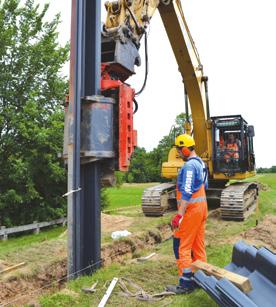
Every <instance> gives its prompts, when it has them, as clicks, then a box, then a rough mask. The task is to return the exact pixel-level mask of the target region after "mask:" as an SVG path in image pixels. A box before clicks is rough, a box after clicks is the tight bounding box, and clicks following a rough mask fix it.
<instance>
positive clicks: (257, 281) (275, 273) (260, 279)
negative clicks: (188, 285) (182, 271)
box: [194, 241, 276, 307]
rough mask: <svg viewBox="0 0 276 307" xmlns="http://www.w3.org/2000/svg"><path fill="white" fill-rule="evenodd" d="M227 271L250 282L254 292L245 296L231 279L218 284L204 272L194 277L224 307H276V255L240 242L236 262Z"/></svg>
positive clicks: (236, 248) (234, 256)
mask: <svg viewBox="0 0 276 307" xmlns="http://www.w3.org/2000/svg"><path fill="white" fill-rule="evenodd" d="M225 269H226V270H228V271H231V272H233V273H237V274H240V275H242V276H245V277H247V278H249V280H250V283H251V285H252V290H251V291H250V292H249V293H243V292H242V291H241V290H240V289H238V288H237V287H236V286H235V285H234V284H232V283H231V282H230V281H228V280H227V279H225V278H223V279H220V280H218V279H216V278H215V277H213V276H207V275H206V274H205V273H203V272H202V271H198V272H196V273H195V276H194V278H195V281H196V282H197V284H198V285H199V286H200V287H201V288H202V289H204V290H205V291H206V292H207V293H208V294H209V295H210V296H211V297H212V298H213V299H214V300H215V301H216V302H217V303H218V304H219V305H220V306H227V307H228V306H229V307H230V306H231V307H232V306H241V307H247V306H248V307H251V306H252V307H253V306H261V307H275V306H276V254H274V253H273V252H271V251H270V250H268V249H266V248H264V247H262V248H260V249H257V248H256V247H254V246H251V245H247V244H246V243H244V242H243V241H239V242H237V243H236V244H235V246H234V248H233V253H232V262H231V263H230V264H229V265H227V266H226V267H225Z"/></svg>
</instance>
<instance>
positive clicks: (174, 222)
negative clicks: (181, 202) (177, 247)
mask: <svg viewBox="0 0 276 307" xmlns="http://www.w3.org/2000/svg"><path fill="white" fill-rule="evenodd" d="M182 218H183V216H182V215H181V214H179V213H178V214H176V215H175V216H174V217H173V219H172V221H171V225H172V229H176V228H178V227H179V225H180V223H181V221H182Z"/></svg>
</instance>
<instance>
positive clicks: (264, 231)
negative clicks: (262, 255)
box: [242, 215, 276, 252]
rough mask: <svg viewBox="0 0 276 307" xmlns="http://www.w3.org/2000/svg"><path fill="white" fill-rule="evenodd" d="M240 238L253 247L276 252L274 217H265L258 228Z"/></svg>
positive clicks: (275, 222)
mask: <svg viewBox="0 0 276 307" xmlns="http://www.w3.org/2000/svg"><path fill="white" fill-rule="evenodd" d="M242 238H243V239H245V240H246V241H249V242H250V243H251V244H253V245H256V246H258V247H259V246H265V247H267V248H269V249H270V250H272V251H274V252H276V216H272V215H268V216H266V217H265V218H264V220H263V221H262V222H261V223H260V224H259V225H258V226H256V227H254V228H252V229H249V230H247V231H246V232H245V233H243V234H242Z"/></svg>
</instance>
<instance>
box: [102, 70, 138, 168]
mask: <svg viewBox="0 0 276 307" xmlns="http://www.w3.org/2000/svg"><path fill="white" fill-rule="evenodd" d="M108 89H118V91H119V93H118V97H119V101H117V102H116V104H118V106H119V112H118V114H119V120H118V122H119V140H118V144H119V152H118V165H119V170H120V171H125V172H126V171H127V170H128V167H129V164H130V157H131V155H132V153H133V151H134V149H135V147H136V146H137V131H136V130H134V129H133V99H134V94H135V92H134V89H132V88H131V87H130V86H129V85H127V84H124V83H123V82H121V81H120V80H112V79H111V77H110V75H109V73H108V65H106V64H102V79H101V90H102V91H105V90H108Z"/></svg>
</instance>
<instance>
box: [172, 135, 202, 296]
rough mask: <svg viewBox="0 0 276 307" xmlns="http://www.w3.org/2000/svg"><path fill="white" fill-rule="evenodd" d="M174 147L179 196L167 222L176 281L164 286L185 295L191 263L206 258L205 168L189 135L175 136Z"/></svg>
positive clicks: (192, 284)
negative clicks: (178, 167)
mask: <svg viewBox="0 0 276 307" xmlns="http://www.w3.org/2000/svg"><path fill="white" fill-rule="evenodd" d="M175 146H176V148H177V151H178V154H179V155H180V157H181V158H182V159H183V160H184V161H185V162H186V163H185V164H184V166H183V167H182V168H181V170H180V172H179V174H178V178H177V190H178V191H179V192H180V193H178V195H181V198H180V200H179V201H178V213H177V214H176V215H175V216H174V217H173V219H172V222H171V225H172V229H173V230H174V235H173V237H174V238H173V249H174V254H175V258H176V263H177V266H178V274H179V284H178V285H176V286H175V285H170V286H167V288H166V289H167V291H172V292H174V293H176V294H187V293H191V292H192V291H193V290H194V289H195V286H196V285H195V282H194V281H193V279H192V276H193V272H192V267H191V264H192V262H193V261H196V260H201V261H204V262H206V260H207V259H206V251H205V242H204V240H205V224H206V218H207V202H206V194H205V186H206V185H207V168H206V166H205V164H204V162H203V161H202V160H201V159H200V158H199V157H198V156H197V155H196V152H195V141H194V139H193V138H192V137H191V136H190V135H188V134H181V135H179V136H178V137H177V138H176V140H175Z"/></svg>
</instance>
